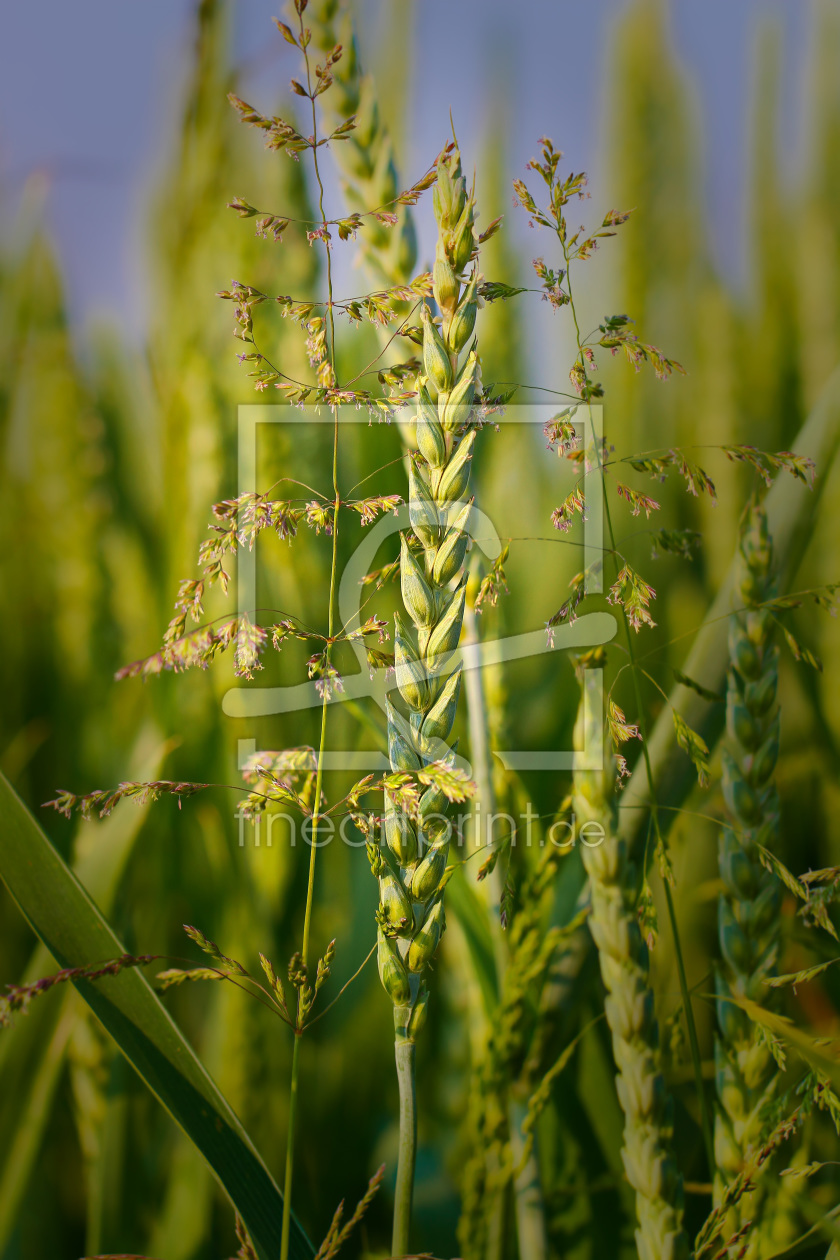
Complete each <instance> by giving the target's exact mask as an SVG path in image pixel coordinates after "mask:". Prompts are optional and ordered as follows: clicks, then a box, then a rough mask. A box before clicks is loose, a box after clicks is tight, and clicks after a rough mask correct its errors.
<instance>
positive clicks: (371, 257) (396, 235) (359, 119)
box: [307, 0, 417, 285]
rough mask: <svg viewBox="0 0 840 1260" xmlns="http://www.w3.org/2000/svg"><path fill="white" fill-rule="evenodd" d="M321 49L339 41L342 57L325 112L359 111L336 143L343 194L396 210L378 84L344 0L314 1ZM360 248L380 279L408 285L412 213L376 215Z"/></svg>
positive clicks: (413, 243)
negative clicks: (363, 60) (392, 218)
mask: <svg viewBox="0 0 840 1260" xmlns="http://www.w3.org/2000/svg"><path fill="white" fill-rule="evenodd" d="M307 20H308V22H309V24H310V27H311V29H312V38H313V41H314V43H315V45H316V47H317V48H319V49H320V50H321V51H322V52H329V51H330V49H331V48H333V47H334V46H335V45H336V44H338V43H340V44H341V45H342V47H343V49H344V55H343V57H342V58H341V60H340V61H339V62H338V63H337V64H336V65H335V66H334V67H333V87H332V91H330V92H329V93H325V95H324V97H323V98H322V101H323V104H322V108H323V110H324V114H325V117H326V118H327V119H328V120H329V121H331V122H344V121H345V120H346V119H347V118H349V117H350V116H351V115H355V116H356V130H355V131H351V132H350V134H349V136H348V137H347V139H346V140H342V141H341V143H340V144H333V145H332V153H333V157H334V159H335V162H336V165H337V167H338V170H339V173H340V176H341V181H342V186H343V192H344V197H345V200H346V202H347V204H348V205H349V206H351V207H352V208H353V209H354V210H358V209H365V210H376V209H379V208H380V207H387V208H388V209H393V208H394V207H393V205H392V203H393V201H394V198H395V197H396V196H397V195H398V193H399V192H400V186H399V177H398V174H397V168H396V165H395V162H394V151H393V144H392V142H391V137H390V134H389V132H388V128H387V126H386V124H385V122H384V120H383V118H382V115H381V113H380V111H379V104H378V102H377V99H376V87H375V84H374V82H373V78H372V76H371V75H369V74H363V73H362V69H361V66H360V64H359V54H358V49H357V47H356V40H355V36H354V34H353V20H352V17H351V14H350V12H349V9H348V8H347V6H346V5H345V4H343V3H342V2H341V0H312V2H311V3H310V5H309V9H308V11H307ZM359 240H360V246H361V253H362V256H363V258H364V260H365V262H366V263H367V264H368V266H369V267H370V268H371V270H372V271H373V272H374V273H375V275H376V276H377V277H378V279H379V280H380V281H382V282H384V283H385V284H388V285H399V284H408V282H409V281H410V280H411V278H412V276H413V275H414V265H415V263H416V261H417V238H416V234H415V231H414V220H413V218H412V216H411V213H410V212H408V211H405V210H403V211H401V213H400V217H399V221H398V222H397V223H395V224H394V225H393V226H388V225H387V224H385V223H381V222H380V221H379V220H378V219H376V218H374V217H373V216H372V215H371V216H368V218H366V219H365V222H364V226H363V227H361V228H360V229H359Z"/></svg>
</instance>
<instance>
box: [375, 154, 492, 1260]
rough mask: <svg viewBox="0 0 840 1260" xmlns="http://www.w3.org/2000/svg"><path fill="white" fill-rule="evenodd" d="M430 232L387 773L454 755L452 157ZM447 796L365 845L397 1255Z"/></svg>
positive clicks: (456, 505) (462, 372)
mask: <svg viewBox="0 0 840 1260" xmlns="http://www.w3.org/2000/svg"><path fill="white" fill-rule="evenodd" d="M433 195H434V209H435V218H436V220H437V224H438V245H437V257H436V261H435V268H434V296H435V300H436V302H437V305H438V307H439V309H440V312H441V317H442V318H441V325H440V327H438V325H437V323H436V322H435V321H434V320H433V318H432V315H431V313H430V311H429V309H428V307H427V306H425V304H424V307H423V330H424V343H423V359H424V368H425V376H424V377H423V378H421V380H420V381H419V382H418V404H417V440H418V444H419V447H420V453H419V455H417V456H416V457H414V458H413V459H412V461H411V463H410V465H409V519H410V522H411V531H407V532H406V533H404V534H403V535H402V537H401V552H400V578H401V590H402V598H403V603H404V605H405V609H406V612H407V613H408V618H409V620H410V623H411V625H412V629H411V630H409V629H408V627H407V626H406V625H405V624H404V622H403V620H402V619H401V618H400V617H399V616H396V617H395V632H394V651H395V673H396V686H397V689H398V690H399V693H400V696H401V698H402V701H403V702H404V704H405V706H406V709H407V716H403V714H402V713H401V712H400V711H399V710H398V709H397V708H396V707H395V706H394V705H392V704H391V703H390V702H389V705H388V754H389V758H390V762H391V767H392V769H393V770H394V771H418V770H420V769H421V768H422V766H423V765H426V764H429V763H431V762H433V761H438V760H441V759H445V758H447V757H448V756H449V755H450V749H449V746H448V744H447V740H448V737H449V735H450V732H451V730H452V724H453V722H454V720H455V711H456V707H457V703H458V695H459V692H460V687H461V665H460V664H457V665H455V667H454V668H452V661H453V654H454V652H455V649H456V648H457V646H458V640H459V638H460V635H461V627H462V622H463V616H464V603H465V597H466V578H465V575H464V573H463V563H464V556H465V553H466V547H467V534H466V527H467V520H468V517H469V514H470V504H469V503H468V502H466V495H467V491H468V486H469V478H470V465H471V462H472V451H473V444H474V441H475V432H476V431H475V429H473V428H471V427H470V416H471V410H470V409H471V404H472V401H473V397H474V393H475V390H476V387H477V384H478V375H479V365H478V359H477V356H476V353H475V349H474V348H473V349H471V350H470V351H469V352H468V353H467V355H466V357H465V359H464V361H463V362H460V360H461V355H462V352H463V351H464V350H465V349H466V346H467V343H468V342H469V340H470V338H471V336H472V331H473V327H474V324H475V316H476V308H477V294H476V287H477V280H478V277H477V274H476V273H475V272H473V274H472V276H471V277H470V278H469V279H468V280H467V279H465V275H464V273H465V271H466V269H467V267H468V265H469V263H470V262H471V261H472V259H473V258H474V256H475V248H476V236H475V229H474V222H475V205H474V199H473V195H472V193H469V194H468V192H467V186H466V181H465V179H464V176H463V174H462V172H461V162H460V155H459V153H458V150H457V148H455V149H454V150H452V151H451V152H450V153H449V154H444V155H442V157H441V158H440V160H439V162H438V172H437V182H436V184H435V188H434V194H433ZM446 805H447V800H446V797H445V795H444V793H443V792H442V791H441V790H440V789H439V788H438V787H436V786H435V785H434V784H433V785H432V786H431V787H429V788H427V789H426V791H425V792H424V794H423V796H422V797H421V798H420V801H419V807H418V814H417V819H416V821H415V820H412V819H411V818H410V817H409V816H408V814H406V813H405V812H404V811H403V810H402V809H401V808H400V807H399V806H398V805H397V804H396V803H395V801H394V799H393V798H392V797H390V796H388V795H387V794H386V812H385V827H384V830H385V843H382V842H380V843H378V844H373V843H372V844H371V845H370V846H369V851H368V852H369V857H370V859H371V866H372V869H373V872H374V874H375V875H376V876H377V877H378V879H379V897H380V900H379V908H378V911H377V923H378V927H379V938H378V939H379V974H380V977H381V979H382V983H383V985H384V987H385V989H386V992H387V993H388V995H389V997H390V998H391V1001H392V1002H393V1004H394V1028H395V1037H396V1059H397V1072H398V1077H399V1082H400V1133H401V1141H400V1157H399V1167H398V1171H397V1196H396V1203H395V1209H394V1238H393V1251H394V1254H395V1255H402V1254H404V1252H406V1251H407V1250H408V1231H409V1223H410V1216H411V1200H412V1187H413V1179H414V1151H415V1137H414V1130H415V1124H416V1120H415V1112H414V1043H415V1037H416V1036H417V1034H418V1032H419V1031H420V1028H421V1027H422V1025H423V1022H424V1019H425V1014H426V1006H427V1002H428V988H427V984H426V979H425V973H426V970H427V968H428V965H429V963H430V962H431V960H432V958H433V957H434V954H435V951H436V950H437V947H438V944H439V942H440V937H441V934H442V932H443V931H444V927H445V917H444V908H443V887H444V883H445V870H446V863H447V856H448V851H449V836H450V830H451V829H450V825H449V824H448V822H447V820H446V818H445V817H444V813H443V811H444V810H445V808H446Z"/></svg>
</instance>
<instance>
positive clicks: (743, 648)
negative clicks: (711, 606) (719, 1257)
mask: <svg viewBox="0 0 840 1260" xmlns="http://www.w3.org/2000/svg"><path fill="white" fill-rule="evenodd" d="M739 561H740V573H739V577H738V581H737V583H736V588H735V592H736V593H735V598H736V600H737V601H738V603H739V604H741V605H742V611H739V612H736V613H734V614H733V616H732V620H731V623H730V630H729V656H730V670H729V676H728V682H727V695H726V728H727V736H728V740H727V744H728V746H727V747H725V748H724V749H723V753H722V758H723V793H724V797H725V799H726V804H727V808H728V812H729V818H730V822H729V825H728V826H727V827H726V828H725V829H724V831H723V834H722V836H721V840H720V847H719V855H718V857H719V866H720V877H721V880H722V882H723V892H722V893H721V896H720V900H719V903H718V937H719V944H720V955H721V957H720V964H719V966H718V969H717V994H718V1004H717V1014H718V1028H719V1033H718V1037H717V1039H716V1042H715V1083H716V1089H717V1100H718V1105H717V1113H716V1117H715V1162H716V1164H717V1170H716V1177H715V1203H716V1204H719V1203H720V1201H721V1199H722V1197H723V1193H724V1190H725V1188H726V1186H727V1185H728V1184H729V1183H730V1182H731V1181H733V1180H734V1178H735V1177H737V1175H738V1173H739V1172H741V1170H742V1168H743V1167H744V1164H745V1162H746V1160H747V1158H748V1156H749V1155H750V1153H751V1152H753V1151H754V1150H756V1149H757V1148H758V1146H759V1144H760V1143H761V1141H762V1138H763V1134H764V1124H765V1119H764V1110H765V1107H766V1105H767V1103H768V1102H769V1101H770V1100H771V1099H772V1097H773V1095H774V1093H775V1090H776V1085H777V1081H778V1068H777V1065H776V1062H775V1059H774V1058H773V1055H772V1053H771V1050H770V1046H769V1044H768V1042H767V1041H766V1039H764V1038H763V1037H762V1035H761V1032H760V1030H759V1028H758V1027H757V1026H756V1024H755V1023H754V1022H752V1021H751V1020H750V1019H748V1017H747V1016H746V1015H745V1014H744V1012H743V1011H741V1010H740V1009H739V1007H738V1006H736V1005H735V1003H733V1002H732V1001H730V1000H729V999H730V998H732V997H735V998H749V999H751V1000H752V1001H753V1002H760V1003H761V1004H762V1005H764V1004H766V1002H767V997H768V993H771V992H772V991H771V990H768V988H767V986H766V983H765V982H766V980H767V979H768V978H769V977H770V976H771V975H773V973H774V971H775V967H776V959H777V955H778V952H779V938H780V927H779V909H780V904H781V884H780V883H779V881H778V879H777V878H776V876H775V875H774V874H773V873H772V872H771V871H769V870H766V869H765V867H764V866H763V865H762V862H761V849H762V848H764V849H769V850H770V851H771V852H773V851H775V848H776V844H777V840H778V833H779V801H778V797H777V794H776V786H775V783H774V778H773V776H774V771H775V768H776V760H777V758H778V755H779V709H778V706H777V704H776V690H777V684H778V649H777V647H776V646H775V643H774V627H775V622H774V620H773V615H772V613H771V612H770V611H768V610H766V609H761V608H759V607H758V605H759V604H761V603H762V602H764V601H766V600H768V599H771V598H772V596H773V595H774V594H775V579H774V574H773V545H772V541H771V539H770V537H769V535H768V531H767V517H766V515H765V513H764V510H763V509H762V508H761V507H758V506H755V505H750V506H748V508H747V511H746V513H745V514H744V517H743V520H742V525H741V539H740V549H739ZM766 1198H767V1186H766V1183H765V1184H764V1185H761V1184H759V1185H758V1187H757V1188H756V1189H755V1190H754V1191H753V1192H752V1193H751V1194H748V1195H744V1197H743V1198H742V1199H741V1200H740V1201H739V1202H738V1203H737V1205H736V1206H735V1207H733V1208H732V1210H731V1212H730V1214H729V1217H728V1219H727V1226H726V1230H725V1231H724V1232H725V1233H726V1235H727V1236H729V1235H730V1234H732V1233H734V1232H735V1231H736V1230H737V1229H739V1228H740V1227H741V1225H742V1224H743V1223H745V1222H746V1221H748V1220H757V1221H758V1220H762V1221H764V1216H765V1213H764V1212H763V1211H762V1204H763V1202H765V1201H766ZM772 1215H773V1214H772V1212H770V1213H768V1214H767V1220H766V1222H765V1223H764V1224H763V1225H759V1226H758V1227H757V1228H755V1229H754V1230H753V1231H751V1233H750V1235H749V1241H748V1242H747V1250H746V1251H745V1252H744V1255H745V1256H747V1257H750V1258H753V1257H758V1256H760V1255H762V1254H764V1253H765V1252H766V1247H765V1246H763V1239H764V1237H765V1234H766V1232H767V1228H769V1224H770V1217H772ZM765 1226H766V1227H765Z"/></svg>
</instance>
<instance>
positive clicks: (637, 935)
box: [572, 675, 689, 1260]
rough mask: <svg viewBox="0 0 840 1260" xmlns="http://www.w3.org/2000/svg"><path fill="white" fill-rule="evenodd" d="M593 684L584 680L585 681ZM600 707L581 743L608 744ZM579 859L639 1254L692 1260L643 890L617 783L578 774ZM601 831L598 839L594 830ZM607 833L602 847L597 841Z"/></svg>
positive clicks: (587, 716)
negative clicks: (638, 890) (639, 904)
mask: <svg viewBox="0 0 840 1260" xmlns="http://www.w3.org/2000/svg"><path fill="white" fill-rule="evenodd" d="M584 677H585V675H584ZM595 709H596V706H595V705H594V704H590V703H589V702H588V698H587V695H586V693H585V694H584V697H583V701H582V704H581V709H580V713H579V716H578V723H577V733H576V739H575V744H576V747H578V748H581V747H584V746H585V743H584V736H585V734H586V733H587V731H588V734H589V742H590V746H592V744H593V743H594V741H596V740H599V739H600V735H601V732H600V729H599V728H600V718H599V715H598V714H597V712H596V711H595ZM572 808H573V810H574V815H575V819H576V822H577V825H578V829H579V834H580V835H581V838H582V844H581V852H582V857H583V864H584V866H585V868H586V873H587V875H588V876H589V881H590V888H591V912H590V917H589V926H590V930H591V933H592V937H593V940H594V942H595V945H596V948H597V950H598V960H599V963H600V968H601V977H602V979H603V981H604V986H605V988H606V990H607V997H606V1002H605V1011H606V1017H607V1023H608V1024H609V1027H610V1032H611V1034H612V1044H613V1054H614V1056H615V1062H616V1066H617V1068H618V1075H617V1077H616V1088H617V1091H618V1099H619V1102H620V1104H621V1109H622V1111H623V1112H624V1147H623V1149H622V1152H621V1156H622V1160H623V1162H624V1169H625V1172H626V1174H627V1180H628V1181H629V1182H630V1185H631V1186H632V1187H633V1189H634V1190H635V1192H636V1214H637V1217H638V1222H639V1227H638V1229H637V1230H636V1246H637V1248H638V1252H639V1258H640V1260H687V1257H688V1255H689V1244H688V1238H687V1236H686V1234H685V1232H684V1230H683V1228H682V1213H683V1188H682V1177H681V1176H680V1174H679V1171H678V1170H677V1166H676V1163H675V1161H674V1158H673V1155H672V1154H671V1133H672V1119H671V1113H672V1102H671V1099H670V1098H669V1097H668V1092H667V1089H666V1086H665V1081H664V1078H663V1076H662V1072H661V1070H660V1067H659V1058H658V1045H659V1028H658V1025H657V1021H656V1014H655V1012H654V1002H653V992H652V990H651V988H650V984H649V982H648V951H647V946H646V945H645V942H644V940H643V939H642V934H641V931H640V929H639V924H638V921H637V918H636V915H635V913H634V910H633V901H634V898H635V885H634V878H633V867H632V865H631V864H630V862H629V861H628V858H627V847H626V844H625V842H624V841H623V840H621V839H619V838H618V835H617V830H616V828H617V819H616V808H615V804H614V799H613V790H612V785H611V782H610V779H609V776H608V775H607V774H606V773H604V772H603V771H597V772H596V771H588V770H587V771H583V770H576V771H575V774H574V783H573V806H572ZM587 823H598V824H600V831H599V830H597V829H596V828H594V827H590V828H586V824H587ZM601 832H603V835H604V839H603V840H602V841H601V842H600V843H599V842H598V841H599V839H600V835H601Z"/></svg>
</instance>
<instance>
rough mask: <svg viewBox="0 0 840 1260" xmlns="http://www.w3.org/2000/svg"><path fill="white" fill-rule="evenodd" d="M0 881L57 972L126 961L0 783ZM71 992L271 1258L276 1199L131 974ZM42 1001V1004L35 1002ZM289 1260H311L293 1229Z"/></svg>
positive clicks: (279, 1207)
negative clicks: (200, 1159)
mask: <svg viewBox="0 0 840 1260" xmlns="http://www.w3.org/2000/svg"><path fill="white" fill-rule="evenodd" d="M0 811H2V817H3V825H2V830H0V878H2V879H3V881H4V883H5V884H6V886H7V888H8V889H9V892H10V893H11V895H12V897H13V898H14V900H15V901H16V902H17V904H18V906H19V907H20V909H21V911H22V913H23V914H24V916H25V917H26V919H27V920H28V921H29V923H30V924H31V926H32V928H33V930H34V931H35V933H36V934H37V935H38V936H39V937H40V939H41V940H42V941H43V943H44V945H45V946H46V947H47V949H48V950H49V951H50V953H51V954H52V955H53V957H54V958H55V960H56V962H57V963H58V964H59V966H61V967H78V966H82V965H84V964H86V963H92V962H98V961H100V960H105V959H108V958H113V957H116V956H118V955H119V954H122V953H124V952H125V950H124V946H123V945H122V943H121V942H120V941H119V940H118V938H117V937H116V936H115V935H114V933H113V932H112V930H111V928H110V927H109V926H108V924H107V923H106V921H105V919H104V918H103V917H102V915H101V914H100V912H99V910H98V909H97V907H96V905H95V904H94V902H93V901H92V900H91V898H90V896H89V895H88V893H87V892H86V891H85V889H84V888H83V886H82V885H81V884H80V883H79V881H78V879H77V878H76V876H75V875H74V874H73V872H72V871H71V870H70V868H69V867H68V866H67V865H66V863H65V862H64V861H63V859H62V858H61V856H60V855H59V854H58V853H57V852H56V850H55V849H54V848H53V846H52V844H51V843H50V841H49V840H48V839H47V837H46V835H45V834H44V832H43V831H42V830H41V828H40V827H39V826H38V824H37V822H36V821H35V819H34V818H33V817H32V815H31V814H30V813H29V811H28V810H27V808H26V806H25V805H24V804H23V802H22V801H21V800H20V798H19V797H18V796H17V794H16V793H15V791H14V789H13V788H12V787H11V786H10V784H9V783H8V781H7V780H6V779H5V778H4V777H3V776H2V775H0ZM77 988H78V990H79V992H80V994H81V996H82V997H83V998H84V1000H85V1001H86V1002H87V1003H88V1005H89V1006H90V1007H91V1009H92V1010H93V1011H94V1013H95V1014H96V1015H97V1016H98V1018H99V1020H100V1021H101V1023H102V1025H103V1026H104V1027H105V1028H106V1029H107V1031H108V1032H109V1033H110V1034H111V1036H112V1037H113V1038H114V1040H115V1041H116V1043H117V1045H118V1046H119V1047H120V1049H121V1050H122V1052H123V1054H124V1055H125V1057H126V1058H127V1059H128V1061H129V1062H130V1063H131V1065H132V1066H133V1067H134V1069H135V1071H136V1072H137V1073H138V1075H139V1076H140V1077H141V1078H142V1079H143V1080H144V1081H145V1083H146V1084H147V1085H148V1087H149V1089H150V1090H151V1091H152V1093H153V1094H154V1095H155V1097H156V1098H157V1099H158V1100H159V1101H160V1103H161V1104H162V1105H163V1106H164V1107H165V1108H166V1110H167V1111H168V1112H169V1114H170V1115H171V1116H172V1118H173V1119H174V1120H175V1121H176V1123H177V1124H178V1125H180V1127H181V1128H182V1129H183V1130H184V1132H185V1133H186V1134H187V1136H188V1137H189V1138H190V1139H191V1140H192V1141H193V1142H194V1143H195V1145H196V1146H197V1147H198V1149H199V1150H200V1151H201V1153H202V1155H203V1156H204V1158H205V1160H206V1161H207V1163H208V1164H209V1165H210V1167H211V1168H212V1170H213V1172H214V1173H215V1174H216V1177H217V1178H218V1180H219V1182H220V1183H221V1185H222V1187H223V1189H224V1190H225V1192H226V1193H227V1195H228V1197H229V1198H230V1200H231V1202H232V1203H233V1205H234V1206H235V1208H236V1209H237V1211H238V1212H239V1215H240V1216H241V1217H242V1219H243V1221H244V1222H245V1225H246V1228H247V1230H248V1232H249V1234H250V1235H251V1238H252V1240H253V1243H254V1246H255V1248H256V1251H257V1254H258V1256H259V1257H260V1260H276V1258H277V1256H278V1254H279V1251H280V1230H281V1221H282V1211H283V1196H282V1194H281V1193H280V1191H279V1189H278V1188H277V1186H276V1185H275V1183H274V1181H273V1179H272V1177H271V1175H270V1173H269V1172H268V1170H267V1168H266V1167H265V1165H264V1164H263V1162H262V1160H261V1159H260V1157H259V1155H258V1154H257V1151H256V1149H255V1148H254V1146H253V1144H252V1142H251V1140H250V1138H249V1137H248V1135H247V1133H246V1132H245V1130H244V1129H243V1127H242V1125H241V1124H240V1122H239V1120H238V1119H237V1118H236V1116H235V1115H234V1113H233V1111H232V1110H231V1108H230V1106H229V1105H228V1103H227V1102H226V1100H225V1098H224V1097H223V1095H222V1094H221V1093H220V1092H219V1090H218V1088H217V1087H216V1085H215V1084H214V1083H213V1081H212V1079H211V1078H210V1076H209V1075H208V1073H207V1072H206V1071H205V1069H204V1067H203V1066H202V1064H201V1063H200V1061H199V1059H198V1058H197V1057H196V1055H195V1053H194V1052H193V1050H192V1048H191V1047H190V1045H189V1044H188V1042H187V1041H186V1039H185V1038H184V1036H183V1034H182V1033H181V1032H180V1031H179V1029H178V1028H177V1027H176V1025H175V1024H174V1022H173V1021H172V1019H171V1018H170V1016H169V1013H168V1012H167V1011H166V1009H165V1007H164V1006H163V1005H162V1003H161V1002H160V1001H159V999H158V998H157V996H156V995H155V993H154V991H153V990H152V988H151V986H150V985H149V983H148V981H147V980H146V979H145V977H144V976H143V975H142V974H141V973H140V972H139V971H136V970H131V971H124V972H122V973H121V974H120V975H118V976H113V977H108V978H107V979H104V980H99V981H96V982H93V983H92V982H90V981H84V982H81V983H79V984H78V985H77ZM45 1000H46V1001H48V1000H49V999H42V1001H45ZM290 1254H291V1256H292V1257H293V1260H308V1258H309V1257H311V1256H312V1255H313V1254H314V1248H313V1247H312V1246H311V1244H310V1243H309V1240H308V1239H307V1237H306V1235H305V1234H304V1232H303V1230H302V1229H301V1227H300V1225H299V1224H298V1223H297V1222H296V1221H295V1222H294V1223H293V1230H292V1239H291V1251H290Z"/></svg>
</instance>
